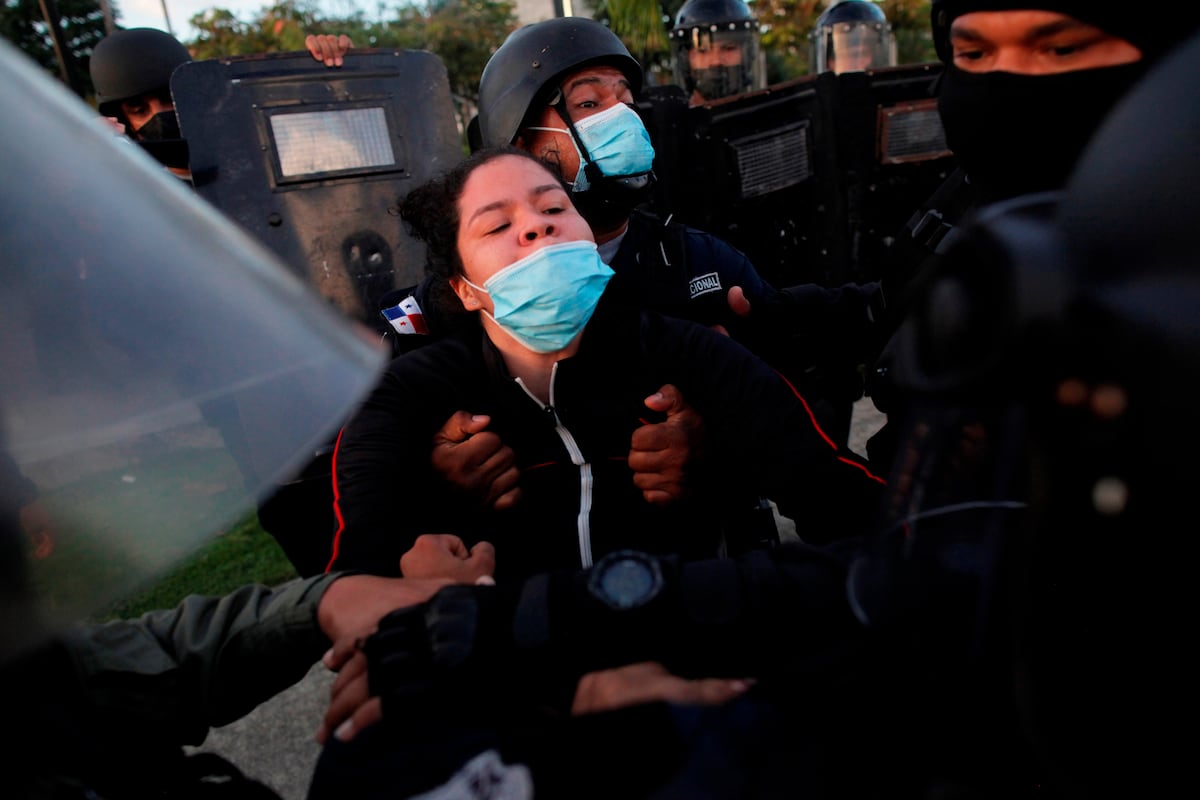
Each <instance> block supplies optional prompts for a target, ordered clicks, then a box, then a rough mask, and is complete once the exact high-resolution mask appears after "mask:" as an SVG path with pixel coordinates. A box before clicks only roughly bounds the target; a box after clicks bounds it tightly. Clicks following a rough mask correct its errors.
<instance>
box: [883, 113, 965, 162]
mask: <svg viewBox="0 0 1200 800" xmlns="http://www.w3.org/2000/svg"><path fill="white" fill-rule="evenodd" d="M877 130H878V131H879V142H878V153H879V162H880V163H881V164H906V163H909V162H912V161H929V160H931V159H934V158H943V157H945V156H948V155H950V149H949V148H948V147H946V132H945V131H944V130H942V120H941V117H939V116H938V110H937V100H936V99H929V100H916V101H913V102H910V103H903V104H900V105H894V106H887V107H882V106H881V107H880V108H879V124H878V126H877Z"/></svg>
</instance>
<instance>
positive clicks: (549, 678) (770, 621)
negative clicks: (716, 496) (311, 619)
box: [366, 542, 867, 711]
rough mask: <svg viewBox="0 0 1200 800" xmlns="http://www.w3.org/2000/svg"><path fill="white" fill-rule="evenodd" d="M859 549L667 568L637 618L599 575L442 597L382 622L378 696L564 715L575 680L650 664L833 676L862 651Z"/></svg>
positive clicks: (723, 672)
mask: <svg viewBox="0 0 1200 800" xmlns="http://www.w3.org/2000/svg"><path fill="white" fill-rule="evenodd" d="M857 549H858V545H857V543H848V542H847V543H841V544H840V546H839V549H838V550H834V549H830V548H813V547H809V546H807V545H803V544H798V543H789V544H785V545H782V546H780V547H779V548H776V549H774V550H771V551H754V552H751V553H748V554H746V555H744V556H742V557H741V558H739V559H736V560H734V559H714V560H707V561H693V562H681V561H679V560H678V559H677V558H675V557H661V558H659V559H658V561H659V564H660V566H661V569H662V574H663V588H662V590H661V591H660V592H659V594H658V595H657V596H656V597H655V598H654V599H653V600H652V601H650V602H649V603H648V604H646V605H645V606H642V607H640V608H637V609H634V610H615V609H613V608H610V607H609V606H607V605H605V604H604V603H603V602H601V601H600V600H598V599H597V598H596V597H595V596H594V595H593V593H592V592H591V591H590V590H589V588H588V581H589V579H590V577H591V575H592V572H591V571H582V572H578V571H576V572H571V571H561V572H556V573H546V574H542V575H538V576H535V577H533V578H531V579H529V580H528V581H525V582H524V583H523V584H520V585H508V586H506V585H500V586H496V587H481V586H451V587H447V588H446V589H443V590H442V591H440V592H439V593H438V594H437V595H435V596H434V597H433V599H432V600H430V602H429V603H427V604H426V605H425V606H424V607H417V608H414V609H408V610H404V611H400V612H396V613H395V614H393V615H391V616H390V617H386V618H384V620H383V621H381V623H380V628H379V632H378V633H376V634H375V635H373V636H372V637H371V639H370V640H369V641H368V644H367V646H366V652H367V655H368V659H369V662H370V668H369V669H370V677H371V684H372V693H376V694H380V695H383V696H384V697H385V704H386V703H388V702H389V700H388V698H389V697H391V698H392V699H398V698H402V699H403V702H404V704H405V705H406V706H409V708H410V711H411V710H412V703H413V702H414V698H419V697H428V698H438V697H442V698H445V697H447V696H453V697H457V698H458V700H459V701H466V700H465V696H464V693H466V694H468V695H470V697H471V698H474V699H473V700H471V701H469V702H467V705H468V706H471V705H475V704H479V705H482V706H487V707H495V706H496V705H500V706H504V705H505V704H516V706H520V705H522V704H525V703H527V702H528V701H529V700H530V699H534V700H536V701H538V702H540V703H541V704H543V705H544V706H545V707H549V708H557V709H559V710H560V711H565V710H566V709H567V708H569V707H570V702H571V698H572V696H573V693H574V690H575V686H576V684H577V682H578V679H579V677H580V676H582V675H584V674H586V673H588V672H593V671H596V670H600V669H607V668H611V667H616V666H621V665H624V664H631V663H636V662H641V661H658V662H661V663H662V664H664V665H665V666H666V667H667V668H668V669H669V670H671V671H672V672H674V673H675V674H679V675H683V676H691V677H721V676H724V677H738V678H771V677H773V676H783V677H786V678H787V679H788V680H795V679H796V677H797V676H804V675H806V674H813V675H828V674H830V672H831V671H833V672H836V671H837V670H838V669H840V667H841V666H842V665H843V664H847V663H850V661H851V660H852V659H853V658H854V657H855V656H856V655H858V654H859V653H860V652H861V649H862V647H863V646H865V644H866V638H867V637H866V631H865V630H864V628H863V627H862V626H861V625H860V624H859V623H858V621H857V619H856V618H855V617H854V614H853V613H852V611H851V608H850V604H849V603H848V601H847V590H846V580H847V574H848V569H849V563H850V560H851V559H852V557H853V556H854V554H855V553H856V552H857ZM439 687H440V688H441V689H442V691H441V692H439V691H437V689H438V688H439ZM439 702H440V701H439Z"/></svg>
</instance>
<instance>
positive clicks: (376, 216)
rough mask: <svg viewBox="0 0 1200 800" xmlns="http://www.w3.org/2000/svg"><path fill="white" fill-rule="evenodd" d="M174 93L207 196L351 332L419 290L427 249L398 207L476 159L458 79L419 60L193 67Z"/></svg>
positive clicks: (355, 54)
mask: <svg viewBox="0 0 1200 800" xmlns="http://www.w3.org/2000/svg"><path fill="white" fill-rule="evenodd" d="M171 94H172V97H173V99H174V101H175V109H176V111H177V112H178V115H179V124H180V128H181V129H182V132H183V135H184V137H185V138H186V139H187V141H188V147H189V151H190V159H191V168H192V176H193V181H194V183H195V187H196V190H197V191H198V192H199V193H200V195H201V196H202V197H204V198H205V199H207V200H208V201H209V202H211V203H212V204H213V205H215V206H216V207H217V208H219V209H221V210H222V211H224V212H225V213H226V214H227V215H228V216H230V217H232V218H233V219H234V220H235V221H236V222H238V223H240V224H241V226H242V227H243V228H245V230H246V231H248V232H249V233H250V234H251V235H252V236H253V237H255V238H257V239H258V240H260V241H262V242H263V243H265V244H266V245H267V246H268V247H269V248H271V249H272V250H274V251H275V252H276V253H278V254H279V255H280V256H281V257H282V259H283V261H284V263H286V264H287V265H288V266H289V267H290V268H291V269H292V270H294V271H295V272H296V273H297V274H298V275H299V276H300V277H301V278H303V279H304V280H305V281H307V282H309V283H310V284H312V286H313V287H315V288H316V289H317V291H318V292H319V293H320V294H321V295H322V296H324V297H325V298H326V300H328V301H329V302H330V303H331V304H332V305H334V306H335V307H336V308H338V309H339V310H340V311H342V312H343V313H344V314H346V315H347V316H349V317H350V318H352V319H355V320H358V321H360V322H364V323H366V324H368V325H369V326H371V327H372V328H373V329H375V330H380V331H382V330H384V328H385V325H386V323H385V321H384V320H383V319H382V317H381V316H380V309H379V301H380V298H381V297H382V296H383V295H384V294H385V293H386V292H388V291H390V290H391V289H394V288H396V287H397V286H407V285H411V284H414V283H417V282H418V281H419V280H420V278H421V274H422V272H423V264H424V252H425V251H424V246H423V245H422V244H421V243H419V242H417V241H416V240H414V239H412V238H411V237H410V236H409V235H408V233H407V231H406V230H405V228H404V226H403V224H402V223H401V221H400V219H399V216H398V213H397V201H398V200H399V199H400V198H401V197H403V196H404V195H405V194H407V192H408V191H409V190H410V189H411V188H412V187H414V186H417V185H419V184H420V183H421V182H423V181H424V180H426V179H428V178H430V177H432V176H434V175H435V174H437V173H439V172H441V171H442V170H444V169H446V168H448V167H449V166H451V165H452V164H454V163H455V162H457V161H458V160H459V159H461V158H462V157H463V155H464V151H463V146H462V138H461V136H460V134H459V131H458V128H457V125H456V123H455V118H454V109H453V105H452V101H451V97H450V86H449V82H448V80H447V77H446V69H445V67H444V66H443V64H442V62H441V61H440V60H439V59H438V58H437V56H435V55H433V54H432V53H428V52H424V51H417V50H391V49H382V48H379V49H362V50H353V51H351V52H350V53H348V54H347V55H346V57H345V63H344V65H343V66H342V67H339V68H328V67H326V66H324V65H323V64H321V63H320V62H318V61H315V60H314V59H313V58H312V56H311V55H309V54H308V53H307V52H301V53H272V54H264V55H252V56H238V57H233V58H223V59H218V60H209V61H196V62H191V63H187V64H184V65H182V66H181V67H180V68H179V69H177V70H176V71H175V73H174V74H173V75H172V77H171Z"/></svg>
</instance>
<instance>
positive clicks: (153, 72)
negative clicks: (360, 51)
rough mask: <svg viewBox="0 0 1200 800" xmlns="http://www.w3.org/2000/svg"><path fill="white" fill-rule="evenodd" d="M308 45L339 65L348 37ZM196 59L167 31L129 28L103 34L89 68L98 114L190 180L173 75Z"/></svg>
mask: <svg viewBox="0 0 1200 800" xmlns="http://www.w3.org/2000/svg"><path fill="white" fill-rule="evenodd" d="M305 46H306V47H307V48H308V50H309V52H310V53H312V56H313V58H315V59H316V60H317V61H321V62H322V63H324V64H325V65H326V66H329V67H335V66H340V65H341V63H342V62H341V59H342V56H344V55H345V53H346V51H347V50H349V49H350V47H351V41H350V38H349V37H348V36H345V35H344V34H343V35H340V36H337V35H329V34H321V35H309V36H308V37H307V38H306V40H305ZM191 60H192V55H191V53H189V52H188V49H187V48H186V47H184V45H183V44H182V43H181V42H180V41H179V40H178V39H176V38H175V37H174V36H172V35H171V34H169V33H166V32H165V31H160V30H157V29H155V28H128V29H125V30H118V31H114V32H112V33H110V34H109V35H108V36H105V37H104V38H103V39H101V40H100V41H99V42H97V43H96V46H95V48H93V50H92V58H91V62H90V65H89V70H90V71H91V76H92V85H93V86H94V87H95V89H96V101H97V108H98V109H99V111H100V113H101V114H102V115H103V116H105V117H109V118H111V119H113V120H115V121H116V122H117V123H118V125H119V126H120V127H121V129H122V130H123V131H124V132H126V133H128V134H129V136H130V137H131V138H133V139H134V140H135V141H137V142H138V143H139V144H140V145H141V146H142V147H143V148H145V149H146V150H147V151H148V152H149V153H150V154H151V155H153V156H154V157H155V158H156V159H158V161H160V162H161V163H162V164H163V166H165V167H166V168H167V169H168V170H170V172H171V174H172V175H175V176H176V177H179V178H183V179H185V180H190V179H191V170H190V169H189V168H188V150H187V142H186V141H185V140H184V139H183V135H182V134H181V133H180V130H179V120H178V118H177V117H176V116H175V102H174V101H173V100H172V99H171V73H173V72H174V71H175V68H176V67H178V66H179V65H180V64H184V63H186V62H188V61H191Z"/></svg>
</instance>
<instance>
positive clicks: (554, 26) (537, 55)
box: [479, 17, 642, 147]
mask: <svg viewBox="0 0 1200 800" xmlns="http://www.w3.org/2000/svg"><path fill="white" fill-rule="evenodd" d="M595 65H608V66H612V67H616V68H617V69H619V70H620V71H621V72H622V73H623V74H624V75H625V78H626V80H628V81H629V86H630V88H631V89H632V90H633V93H634V95H637V94H638V93H639V92H641V90H642V66H641V64H639V63H638V62H637V60H636V59H634V57H633V56H631V55H630V54H629V50H628V49H627V48H626V47H625V45H624V44H623V43H622V42H621V40H620V38H618V37H617V35H616V34H615V33H613V32H612V31H611V30H609V28H608V27H607V26H605V25H604V24H602V23H600V22H596V21H595V20H592V19H586V18H584V17H557V18H555V19H548V20H544V21H542V22H535V23H533V24H531V25H526V26H525V27H523V28H518V29H517V30H515V31H513V32H512V33H511V34H510V35H509V37H508V38H507V39H506V40H505V41H504V44H502V45H500V47H499V49H497V50H496V52H495V53H493V54H492V57H491V58H490V59H488V62H487V65H486V66H485V67H484V68H483V75H482V76H481V77H480V79H479V141H480V143H481V145H482V146H484V147H496V146H500V145H506V144H512V143H513V140H515V139H516V138H517V133H518V132H519V131H520V130H521V126H522V122H523V121H524V120H525V117H526V115H528V114H529V112H530V110H531V109H532V108H533V107H534V104H535V102H543V103H549V102H550V101H551V100H552V99H553V96H554V94H555V93H556V92H557V91H558V88H559V84H560V82H561V81H562V79H563V78H564V77H565V76H566V75H567V73H570V72H574V71H575V70H579V69H583V68H584V67H590V66H595Z"/></svg>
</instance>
